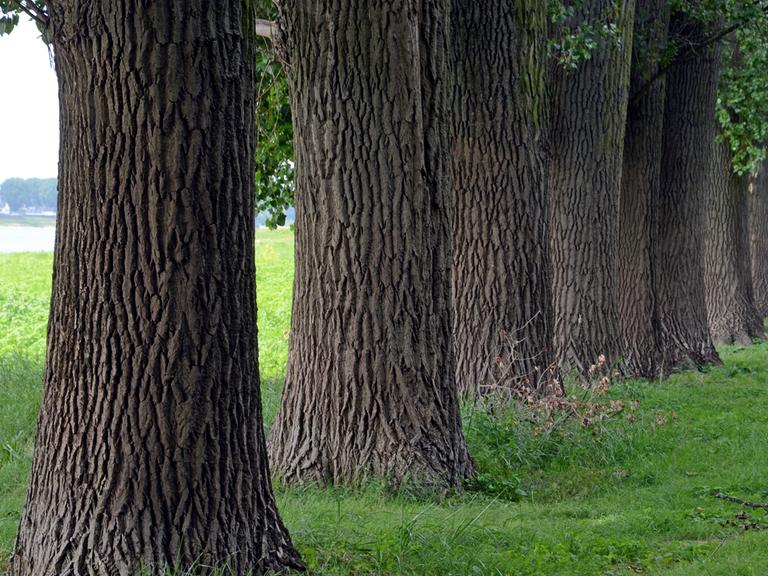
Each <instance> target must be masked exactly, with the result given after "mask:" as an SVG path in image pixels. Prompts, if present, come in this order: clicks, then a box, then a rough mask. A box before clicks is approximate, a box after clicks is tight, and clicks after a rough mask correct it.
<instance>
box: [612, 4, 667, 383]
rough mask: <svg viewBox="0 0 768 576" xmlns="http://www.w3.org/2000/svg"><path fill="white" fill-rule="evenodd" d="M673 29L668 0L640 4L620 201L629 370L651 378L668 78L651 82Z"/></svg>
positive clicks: (656, 364) (656, 365) (655, 366)
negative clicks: (656, 215)
mask: <svg viewBox="0 0 768 576" xmlns="http://www.w3.org/2000/svg"><path fill="white" fill-rule="evenodd" d="M668 28H669V11H668V10H667V8H666V2H665V1H664V0H637V4H636V6H635V35H634V43H633V49H632V72H631V74H630V97H629V109H628V112H627V129H626V134H625V136H624V161H623V170H622V178H621V199H620V202H619V264H618V269H619V280H618V302H619V321H620V325H621V335H622V343H623V353H624V366H625V370H626V372H627V373H630V374H633V375H636V376H643V377H647V378H652V377H654V376H656V375H657V374H658V373H659V371H660V363H661V350H660V349H659V342H658V317H657V316H656V308H655V305H656V301H655V300H656V299H655V294H654V289H653V268H652V266H651V261H652V258H653V256H652V251H653V249H654V248H653V247H654V245H653V239H652V237H651V214H652V205H651V202H652V199H654V198H656V197H658V195H659V186H660V184H661V180H660V178H661V143H662V138H663V126H664V99H665V95H666V79H665V77H664V76H662V77H660V78H659V79H658V80H655V81H654V82H653V83H652V84H651V85H648V84H647V83H648V82H649V81H650V79H651V78H653V77H654V75H655V74H656V73H657V72H658V69H659V62H658V57H657V54H658V52H659V50H660V49H662V48H663V47H664V46H665V44H666V42H667V33H668Z"/></svg>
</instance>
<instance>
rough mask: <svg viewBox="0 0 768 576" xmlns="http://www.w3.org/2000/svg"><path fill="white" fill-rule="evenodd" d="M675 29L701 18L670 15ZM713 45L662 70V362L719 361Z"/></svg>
mask: <svg viewBox="0 0 768 576" xmlns="http://www.w3.org/2000/svg"><path fill="white" fill-rule="evenodd" d="M670 28H671V30H673V31H674V33H675V34H676V35H679V36H683V35H687V37H688V40H689V41H691V42H701V39H702V37H703V35H704V34H705V32H704V30H703V27H702V25H700V24H698V23H696V22H693V21H689V20H687V19H686V18H685V17H684V16H682V15H679V14H677V15H675V16H674V17H673V22H672V24H671V25H670ZM719 52H720V49H719V46H714V47H708V48H706V49H702V50H699V51H696V52H695V53H694V55H693V57H691V58H688V59H686V60H684V61H683V62H681V63H680V64H678V65H677V66H674V67H673V68H672V69H671V70H670V71H669V72H668V73H667V99H666V106H665V111H664V143H663V148H662V167H661V188H660V194H659V198H658V199H657V201H656V202H654V210H655V214H654V216H653V226H654V230H653V234H654V238H655V240H656V243H655V249H654V261H653V264H654V275H653V280H654V283H655V292H656V297H657V298H656V303H657V310H658V314H659V322H660V327H661V348H662V352H663V354H664V361H663V362H664V366H665V367H673V366H678V365H680V364H688V365H693V366H703V365H705V364H710V363H718V362H719V361H720V359H719V357H718V355H717V352H716V351H715V348H714V346H713V345H712V340H711V338H710V335H709V328H708V325H707V307H706V302H705V297H704V230H705V226H706V207H705V202H706V197H705V193H704V190H705V185H706V174H707V170H708V169H709V167H710V163H711V161H712V150H713V148H712V142H713V141H714V138H715V98H716V94H717V83H718V77H719V61H720V58H719Z"/></svg>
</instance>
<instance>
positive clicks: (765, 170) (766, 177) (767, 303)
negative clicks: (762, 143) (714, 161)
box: [749, 162, 768, 318]
mask: <svg viewBox="0 0 768 576" xmlns="http://www.w3.org/2000/svg"><path fill="white" fill-rule="evenodd" d="M749 245H750V254H751V256H752V290H753V295H754V299H755V308H756V309H757V314H758V315H759V316H760V318H765V317H766V316H768V166H767V165H766V162H763V163H762V164H761V165H760V170H759V171H758V173H757V175H756V176H755V177H754V178H753V180H752V185H751V186H750V206H749Z"/></svg>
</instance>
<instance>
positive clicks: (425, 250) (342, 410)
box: [270, 0, 470, 489]
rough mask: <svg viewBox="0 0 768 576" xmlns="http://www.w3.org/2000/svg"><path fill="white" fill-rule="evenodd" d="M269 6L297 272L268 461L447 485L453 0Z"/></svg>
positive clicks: (451, 400) (315, 478) (452, 399)
mask: <svg viewBox="0 0 768 576" xmlns="http://www.w3.org/2000/svg"><path fill="white" fill-rule="evenodd" d="M280 12H281V14H280V25H281V34H280V39H279V43H280V45H281V47H282V50H283V52H284V57H285V58H286V59H287V60H288V68H287V70H288V80H289V84H290V88H291V92H292V107H293V118H294V124H295V143H296V194H295V198H296V276H295V283H294V296H293V317H292V328H291V336H290V351H289V359H288V369H287V375H286V381H285V387H284V389H283V397H282V402H281V406H280V409H279V413H278V415H277V418H276V421H275V424H274V427H273V430H272V435H271V438H270V449H271V455H272V463H273V466H274V471H275V473H276V474H277V475H278V476H280V477H281V478H282V479H283V480H285V481H286V482H291V483H301V482H319V483H329V484H338V483H347V482H357V481H360V480H363V479H365V478H367V477H371V476H378V477H383V478H386V479H388V480H390V481H392V482H394V483H398V482H401V481H402V480H406V479H410V480H412V481H415V482H418V483H423V484H430V485H437V486H442V487H446V488H449V489H458V488H460V486H461V483H462V480H463V479H464V478H465V477H466V476H467V475H468V474H469V472H470V461H469V457H468V454H467V451H466V446H465V443H464V438H463V434H462V432H461V424H460V417H459V409H458V401H457V394H456V389H455V385H454V376H453V369H454V363H453V354H452V350H451V321H452V318H451V310H450V279H451V246H450V232H451V230H450V210H449V209H450V182H449V178H448V170H447V164H446V156H447V155H446V148H445V147H446V146H447V132H446V130H445V121H446V117H445V115H446V96H447V93H446V90H447V86H446V84H445V82H446V81H447V78H448V69H447V61H446V58H447V56H448V53H447V48H448V44H447V42H448V38H447V34H448V25H449V22H448V17H449V12H448V2H447V0H445V1H442V0H440V1H438V0H421V1H416V0H408V1H396V2H388V1H384V0H376V1H372V2H353V1H351V0H333V1H329V2H327V3H325V4H323V5H322V6H320V5H317V4H313V5H311V6H307V5H306V4H305V3H303V2H300V1H298V0H294V1H290V2H284V3H282V4H281V6H280Z"/></svg>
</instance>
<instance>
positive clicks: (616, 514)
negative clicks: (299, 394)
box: [0, 231, 768, 576]
mask: <svg viewBox="0 0 768 576" xmlns="http://www.w3.org/2000/svg"><path fill="white" fill-rule="evenodd" d="M256 251H257V285H258V289H257V292H258V304H259V347H260V359H261V374H262V384H263V389H264V403H265V413H266V419H267V422H270V421H271V419H272V417H273V416H274V412H275V410H276V408H277V403H278V401H279V388H280V383H281V381H282V378H283V375H284V371H285V360H286V356H287V344H288V329H289V322H290V309H291V308H290V306H291V286H292V277H293V256H292V254H293V247H292V233H291V232H288V231H278V232H259V233H258V236H257V246H256ZM51 265H52V258H51V255H49V254H48V255H41V254H11V255H0V573H1V572H2V571H3V566H4V563H5V561H7V557H8V554H9V553H10V550H11V548H12V544H13V538H14V534H15V531H16V527H17V523H18V519H19V514H20V512H21V508H22V505H23V499H24V492H25V483H26V480H27V477H28V472H29V467H30V463H31V456H32V446H33V437H34V427H35V420H36V413H37V410H38V407H39V401H40V387H41V378H42V371H43V358H44V348H45V330H46V317H47V313H48V303H49V297H50V294H49V292H50V284H51V280H50V276H51ZM721 354H722V357H723V360H724V365H723V366H721V367H717V368H712V369H710V370H708V371H707V372H705V373H686V374H681V375H677V376H674V377H673V378H671V379H669V380H667V381H664V382H632V381H629V382H625V383H622V384H618V385H616V386H615V387H614V388H613V390H612V391H611V392H610V398H612V399H621V400H623V401H624V402H625V403H626V405H627V406H629V405H630V401H633V400H636V401H639V407H638V408H637V409H636V410H635V411H634V412H633V413H630V412H629V411H625V412H621V413H619V414H617V415H616V416H614V417H613V418H612V419H610V420H608V421H606V422H604V423H600V424H599V425H597V426H590V427H587V428H583V427H581V426H580V425H579V424H578V423H576V422H574V423H566V424H565V425H563V426H561V427H559V428H556V429H554V431H552V432H550V433H543V434H542V433H536V432H535V431H532V430H531V429H530V425H528V424H526V423H525V422H524V420H522V419H520V418H518V419H515V417H514V413H512V416H511V417H504V418H501V417H500V419H499V421H498V425H495V424H494V423H495V422H497V421H496V420H495V419H494V418H482V417H480V416H478V413H477V412H476V411H472V410H470V409H467V410H466V417H465V421H466V422H467V425H468V426H467V428H468V429H467V434H468V439H469V444H470V450H471V451H472V453H473V455H474V456H475V458H476V460H477V463H478V468H479V469H480V471H481V472H482V473H483V474H484V475H485V480H484V482H482V483H480V484H479V485H478V486H477V487H475V489H474V490H472V491H468V492H466V493H465V494H464V495H462V496H456V497H451V498H441V497H439V496H438V495H435V494H428V493H423V492H412V491H409V490H408V489H401V490H399V491H397V492H392V491H390V490H388V489H387V488H386V487H384V486H378V485H371V486H368V487H365V488H361V489H333V490H331V489H325V490H323V489H318V488H305V489H284V488H280V487H278V488H277V496H278V500H279V505H280V509H281V511H282V513H283V517H284V519H285V522H286V524H287V525H288V527H289V529H290V530H291V534H292V536H293V538H294V541H295V543H296V545H297V546H298V547H299V549H300V550H301V552H302V553H303V555H304V558H305V559H306V560H307V561H308V563H309V565H310V570H311V573H313V574H323V575H330V574H336V575H346V574H355V575H363V574H432V575H435V576H437V575H441V576H443V575H457V576H465V575H474V574H477V575H484V574H509V575H524V574H530V575H548V574H566V575H571V574H573V575H584V576H593V575H598V574H611V575H619V574H625V575H629V574H664V575H678V576H682V575H690V576H694V575H695V576H700V575H704V576H706V575H727V576H738V575H752V574H754V575H765V574H768V517H766V513H765V512H764V511H763V510H754V509H744V508H742V506H740V505H738V504H734V503H731V502H727V501H724V500H721V499H717V498H715V497H714V496H713V494H715V493H717V492H722V493H727V494H730V495H733V496H735V497H740V498H746V499H748V500H752V501H758V502H768V457H767V456H768V346H767V345H766V344H764V343H760V344H755V345H753V346H751V347H746V348H745V347H738V348H737V347H733V348H727V349H723V350H721ZM489 442H492V443H493V444H492V445H490V444H489ZM489 446H490V448H489ZM496 454H498V458H495V455H496ZM494 460H496V462H494ZM502 460H503V462H504V464H505V465H504V466H499V465H497V464H498V462H499V461H502ZM506 487H512V488H509V489H507V488H506ZM515 487H517V488H515Z"/></svg>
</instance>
